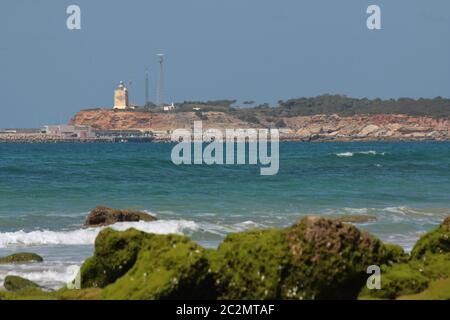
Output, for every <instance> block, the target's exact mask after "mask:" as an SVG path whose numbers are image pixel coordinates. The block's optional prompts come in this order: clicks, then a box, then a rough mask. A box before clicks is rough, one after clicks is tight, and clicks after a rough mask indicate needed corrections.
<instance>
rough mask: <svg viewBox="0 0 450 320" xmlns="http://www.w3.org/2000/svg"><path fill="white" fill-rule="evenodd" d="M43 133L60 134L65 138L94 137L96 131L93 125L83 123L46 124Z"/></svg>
mask: <svg viewBox="0 0 450 320" xmlns="http://www.w3.org/2000/svg"><path fill="white" fill-rule="evenodd" d="M41 133H43V134H46V135H51V136H59V137H63V138H83V139H86V138H94V137H95V133H94V131H93V130H92V127H91V126H82V125H68V124H61V125H45V126H43V127H42V129H41Z"/></svg>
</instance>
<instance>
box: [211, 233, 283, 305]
mask: <svg viewBox="0 0 450 320" xmlns="http://www.w3.org/2000/svg"><path fill="white" fill-rule="evenodd" d="M211 261H212V267H213V270H214V272H215V274H216V286H217V290H218V292H219V295H220V296H219V297H220V298H221V299H277V298H278V297H280V291H281V282H282V280H283V279H284V278H285V276H286V272H287V271H288V270H289V268H290V265H291V261H292V256H291V254H290V252H289V245H288V242H287V241H286V235H285V233H284V232H283V231H282V230H279V229H278V230H276V229H274V230H260V231H249V232H242V233H237V234H231V235H229V236H228V237H227V238H226V239H225V241H224V242H223V243H222V244H221V245H220V247H219V248H218V250H217V252H213V253H211Z"/></svg>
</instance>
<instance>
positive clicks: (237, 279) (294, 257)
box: [212, 217, 395, 299]
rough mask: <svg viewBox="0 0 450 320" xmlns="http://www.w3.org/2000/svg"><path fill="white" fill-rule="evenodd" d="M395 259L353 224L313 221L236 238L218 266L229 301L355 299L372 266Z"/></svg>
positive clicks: (224, 247)
mask: <svg viewBox="0 0 450 320" xmlns="http://www.w3.org/2000/svg"><path fill="white" fill-rule="evenodd" d="M393 255H394V251H393V250H392V249H391V248H387V247H386V246H384V245H383V244H382V242H381V241H379V240H378V239H376V238H374V237H372V236H370V235H369V234H367V233H364V232H361V231H359V230H358V229H356V228H355V227H353V226H351V225H347V224H343V223H341V222H338V221H335V220H329V219H324V218H317V217H309V218H305V219H303V220H301V221H300V222H299V223H297V224H295V225H294V226H292V227H290V228H287V229H278V230H266V231H251V232H244V233H240V234H234V235H230V236H228V237H227V238H226V239H225V241H224V242H223V243H222V244H221V245H220V246H219V248H218V250H217V253H215V254H213V255H212V256H213V264H212V265H213V270H214V272H215V274H216V276H217V281H216V282H217V283H218V290H219V297H220V298H223V299H354V298H356V297H357V295H358V292H359V291H360V289H361V287H362V286H363V285H364V283H365V281H366V279H367V273H366V271H367V267H368V266H370V265H374V264H380V265H381V264H384V263H388V262H389V260H391V259H394V258H395V257H393Z"/></svg>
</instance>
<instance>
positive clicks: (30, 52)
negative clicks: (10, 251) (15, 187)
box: [0, 0, 450, 128]
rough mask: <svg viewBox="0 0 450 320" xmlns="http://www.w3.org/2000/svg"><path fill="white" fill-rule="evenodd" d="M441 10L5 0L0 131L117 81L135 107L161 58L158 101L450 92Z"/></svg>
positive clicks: (60, 111) (196, 0)
mask: <svg viewBox="0 0 450 320" xmlns="http://www.w3.org/2000/svg"><path fill="white" fill-rule="evenodd" d="M71 4H77V5H79V6H80V7H81V13H82V18H81V21H82V25H81V26H82V29H81V30H77V31H70V30H68V29H67V28H66V19H67V17H68V15H67V14H66V8H67V6H69V5H71ZM370 4H377V5H379V6H380V7H381V9H382V30H375V31H370V30H368V29H367V27H366V19H367V17H368V15H367V13H366V9H367V7H368V5H370ZM449 10H450V2H448V1H444V0H432V1H427V2H424V1H419V0H414V1H407V0H399V1H396V2H395V3H392V1H387V0H374V1H366V0H364V1H359V0H349V1H346V2H345V3H341V2H339V3H337V2H331V1H325V0H319V1H317V0H316V1H312V0H308V1H295V0H283V1H280V2H274V1H270V0H262V1H261V0H260V1H256V0H249V1H245V2H244V1H238V0H230V1H227V2H213V1H207V0H193V1H176V0H169V1H167V0H166V1H162V0H155V1H152V2H142V1H137V0H135V1H128V2H127V3H124V2H123V1H117V0H109V1H100V0H99V1H95V3H94V2H92V1H86V0H79V1H54V0H42V1H39V3H37V2H36V1H31V0H20V1H17V0H16V1H12V0H5V1H3V3H2V10H1V12H0V36H1V39H2V42H1V44H0V98H1V101H2V104H1V110H2V117H1V118H0V127H1V128H5V127H39V126H41V125H43V124H53V123H65V122H67V121H68V120H69V118H70V117H71V116H73V115H74V114H75V113H76V112H77V111H79V110H80V109H86V108H94V107H112V105H113V90H114V88H115V87H116V85H117V84H118V82H119V81H120V80H124V81H125V82H127V83H128V81H130V80H131V81H132V82H133V84H132V86H131V88H130V93H131V102H133V103H137V104H142V103H143V102H144V79H145V69H146V68H149V69H150V100H151V101H155V95H156V80H157V67H158V64H157V59H156V54H157V53H160V52H163V53H165V55H166V64H165V67H166V76H165V88H166V90H165V96H166V102H168V103H170V102H172V101H174V102H179V101H184V100H195V101H198V100H201V101H205V100H219V99H236V100H238V101H244V100H254V101H256V102H258V103H264V102H268V103H270V104H272V105H276V102H277V101H278V100H286V99H290V98H298V97H313V96H317V95H321V94H343V95H347V96H350V97H355V98H364V97H367V98H370V99H373V98H382V99H390V98H393V99H397V98H400V97H410V98H415V99H417V98H420V97H423V98H434V97H437V96H442V97H450V72H449V71H450V62H449V57H450V40H449V39H450V38H449V37H448V30H450V17H449V15H448V14H447V12H449Z"/></svg>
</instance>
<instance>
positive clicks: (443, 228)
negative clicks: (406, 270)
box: [411, 217, 450, 259]
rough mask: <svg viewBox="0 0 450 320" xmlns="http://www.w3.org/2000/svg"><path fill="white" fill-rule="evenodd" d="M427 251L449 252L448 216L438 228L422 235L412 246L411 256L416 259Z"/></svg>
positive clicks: (449, 229) (449, 224) (449, 226)
mask: <svg viewBox="0 0 450 320" xmlns="http://www.w3.org/2000/svg"><path fill="white" fill-rule="evenodd" d="M427 252H429V253H450V217H447V219H445V221H444V222H443V223H442V224H441V225H440V226H439V227H438V228H436V229H435V230H433V231H431V232H428V233H427V234H425V235H424V236H422V237H421V238H420V239H419V241H417V243H416V245H415V246H414V248H413V250H412V252H411V256H412V257H413V258H416V259H417V258H420V257H422V256H423V255H424V254H425V253H427Z"/></svg>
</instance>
